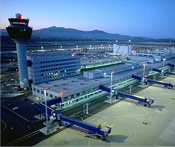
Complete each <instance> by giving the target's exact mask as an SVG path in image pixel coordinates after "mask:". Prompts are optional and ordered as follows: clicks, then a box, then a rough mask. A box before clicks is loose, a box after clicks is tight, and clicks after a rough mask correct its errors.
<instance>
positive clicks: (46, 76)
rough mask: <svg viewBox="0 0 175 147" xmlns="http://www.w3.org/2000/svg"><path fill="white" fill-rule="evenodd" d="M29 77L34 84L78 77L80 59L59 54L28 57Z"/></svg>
mask: <svg viewBox="0 0 175 147" xmlns="http://www.w3.org/2000/svg"><path fill="white" fill-rule="evenodd" d="M27 60H28V76H29V80H31V81H32V82H33V84H37V83H43V82H47V81H51V80H56V79H60V78H64V77H70V76H73V75H76V74H77V73H78V72H79V69H80V57H79V56H76V55H74V54H73V55H71V54H70V55H60V54H58V53H52V54H51V55H48V54H38V55H37V54H33V55H32V54H31V55H27Z"/></svg>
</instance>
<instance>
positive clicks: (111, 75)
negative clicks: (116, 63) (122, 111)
mask: <svg viewBox="0 0 175 147" xmlns="http://www.w3.org/2000/svg"><path fill="white" fill-rule="evenodd" d="M113 74H114V71H112V72H111V92H112V75H113Z"/></svg>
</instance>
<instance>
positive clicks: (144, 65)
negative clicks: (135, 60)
mask: <svg viewBox="0 0 175 147" xmlns="http://www.w3.org/2000/svg"><path fill="white" fill-rule="evenodd" d="M145 67H146V63H144V64H143V78H144V77H145Z"/></svg>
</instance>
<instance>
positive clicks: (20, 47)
mask: <svg viewBox="0 0 175 147" xmlns="http://www.w3.org/2000/svg"><path fill="white" fill-rule="evenodd" d="M8 20H9V22H10V25H9V26H8V27H7V28H6V29H7V32H8V34H9V36H10V38H11V39H13V40H14V42H15V43H16V48H17V57H18V69H19V80H20V87H21V88H24V89H26V88H27V87H28V85H29V82H28V71H27V58H26V42H27V40H29V39H30V38H31V34H32V28H31V27H29V26H28V23H29V19H24V18H23V17H22V15H21V14H16V18H9V19H8Z"/></svg>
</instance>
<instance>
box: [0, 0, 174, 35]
mask: <svg viewBox="0 0 175 147" xmlns="http://www.w3.org/2000/svg"><path fill="white" fill-rule="evenodd" d="M16 13H21V14H22V15H23V17H24V18H29V19H30V24H29V25H30V26H32V27H33V29H34V30H36V29H41V28H46V27H51V26H57V27H65V28H74V29H79V30H84V31H91V30H102V31H105V32H109V33H118V34H122V35H130V36H144V37H151V38H175V0H0V28H1V29H3V28H5V27H6V26H8V25H9V22H8V18H9V17H15V14H16Z"/></svg>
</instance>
